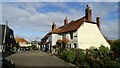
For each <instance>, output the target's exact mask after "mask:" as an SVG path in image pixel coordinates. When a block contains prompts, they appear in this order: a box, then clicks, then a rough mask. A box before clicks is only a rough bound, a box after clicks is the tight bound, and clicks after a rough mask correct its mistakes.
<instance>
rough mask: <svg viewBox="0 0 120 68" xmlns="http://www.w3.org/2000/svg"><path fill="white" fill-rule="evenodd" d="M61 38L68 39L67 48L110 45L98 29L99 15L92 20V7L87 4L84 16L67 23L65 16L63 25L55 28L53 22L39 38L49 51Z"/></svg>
mask: <svg viewBox="0 0 120 68" xmlns="http://www.w3.org/2000/svg"><path fill="white" fill-rule="evenodd" d="M62 39H68V40H69V42H68V43H67V46H68V47H69V48H78V49H83V50H85V49H89V47H91V46H94V47H96V48H98V47H99V46H100V45H104V46H106V47H109V48H110V45H109V44H108V42H107V41H106V39H105V37H104V35H103V34H102V33H101V31H100V17H99V16H97V17H96V22H93V21H92V9H91V8H90V6H89V5H87V6H86V9H85V16H83V17H82V18H80V19H78V20H75V21H74V20H72V21H71V22H70V23H68V19H67V17H66V18H65V20H64V25H63V26H61V27H59V28H56V24H55V23H53V25H52V31H51V32H49V33H47V34H46V35H45V36H44V37H43V38H42V39H41V42H42V43H43V46H46V47H48V51H50V52H51V51H53V50H54V49H53V47H54V46H56V42H57V41H58V40H62Z"/></svg>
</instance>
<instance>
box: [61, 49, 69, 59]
mask: <svg viewBox="0 0 120 68" xmlns="http://www.w3.org/2000/svg"><path fill="white" fill-rule="evenodd" d="M59 54H60V56H59V57H60V58H61V59H64V60H66V59H67V52H66V50H63V51H62V52H60V53H59Z"/></svg>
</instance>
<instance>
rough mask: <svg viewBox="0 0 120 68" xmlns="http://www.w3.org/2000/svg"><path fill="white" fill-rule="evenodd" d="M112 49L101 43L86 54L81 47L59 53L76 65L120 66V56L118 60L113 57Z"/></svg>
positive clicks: (101, 67) (99, 67)
mask: <svg viewBox="0 0 120 68" xmlns="http://www.w3.org/2000/svg"><path fill="white" fill-rule="evenodd" d="M110 54H111V51H110V50H109V48H108V47H105V46H103V45H101V46H100V47H99V48H98V49H97V48H94V47H91V50H89V53H88V54H85V53H84V52H83V51H82V50H80V49H70V50H68V51H67V50H60V49H59V51H58V55H59V57H60V58H62V59H63V60H65V61H68V62H70V63H72V64H75V65H76V66H82V67H86V68H107V67H108V66H109V67H111V66H112V67H116V66H117V67H119V66H120V58H117V59H116V60H112V59H111V55H110Z"/></svg>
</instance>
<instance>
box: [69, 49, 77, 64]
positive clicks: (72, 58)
mask: <svg viewBox="0 0 120 68" xmlns="http://www.w3.org/2000/svg"><path fill="white" fill-rule="evenodd" d="M75 56H76V53H75V51H72V50H71V51H68V52H67V61H68V62H70V63H73V62H74V61H75Z"/></svg>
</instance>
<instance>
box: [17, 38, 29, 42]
mask: <svg viewBox="0 0 120 68" xmlns="http://www.w3.org/2000/svg"><path fill="white" fill-rule="evenodd" d="M15 41H16V42H27V41H26V40H25V39H24V38H18V37H16V38H15ZM27 43H28V42H27Z"/></svg>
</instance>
